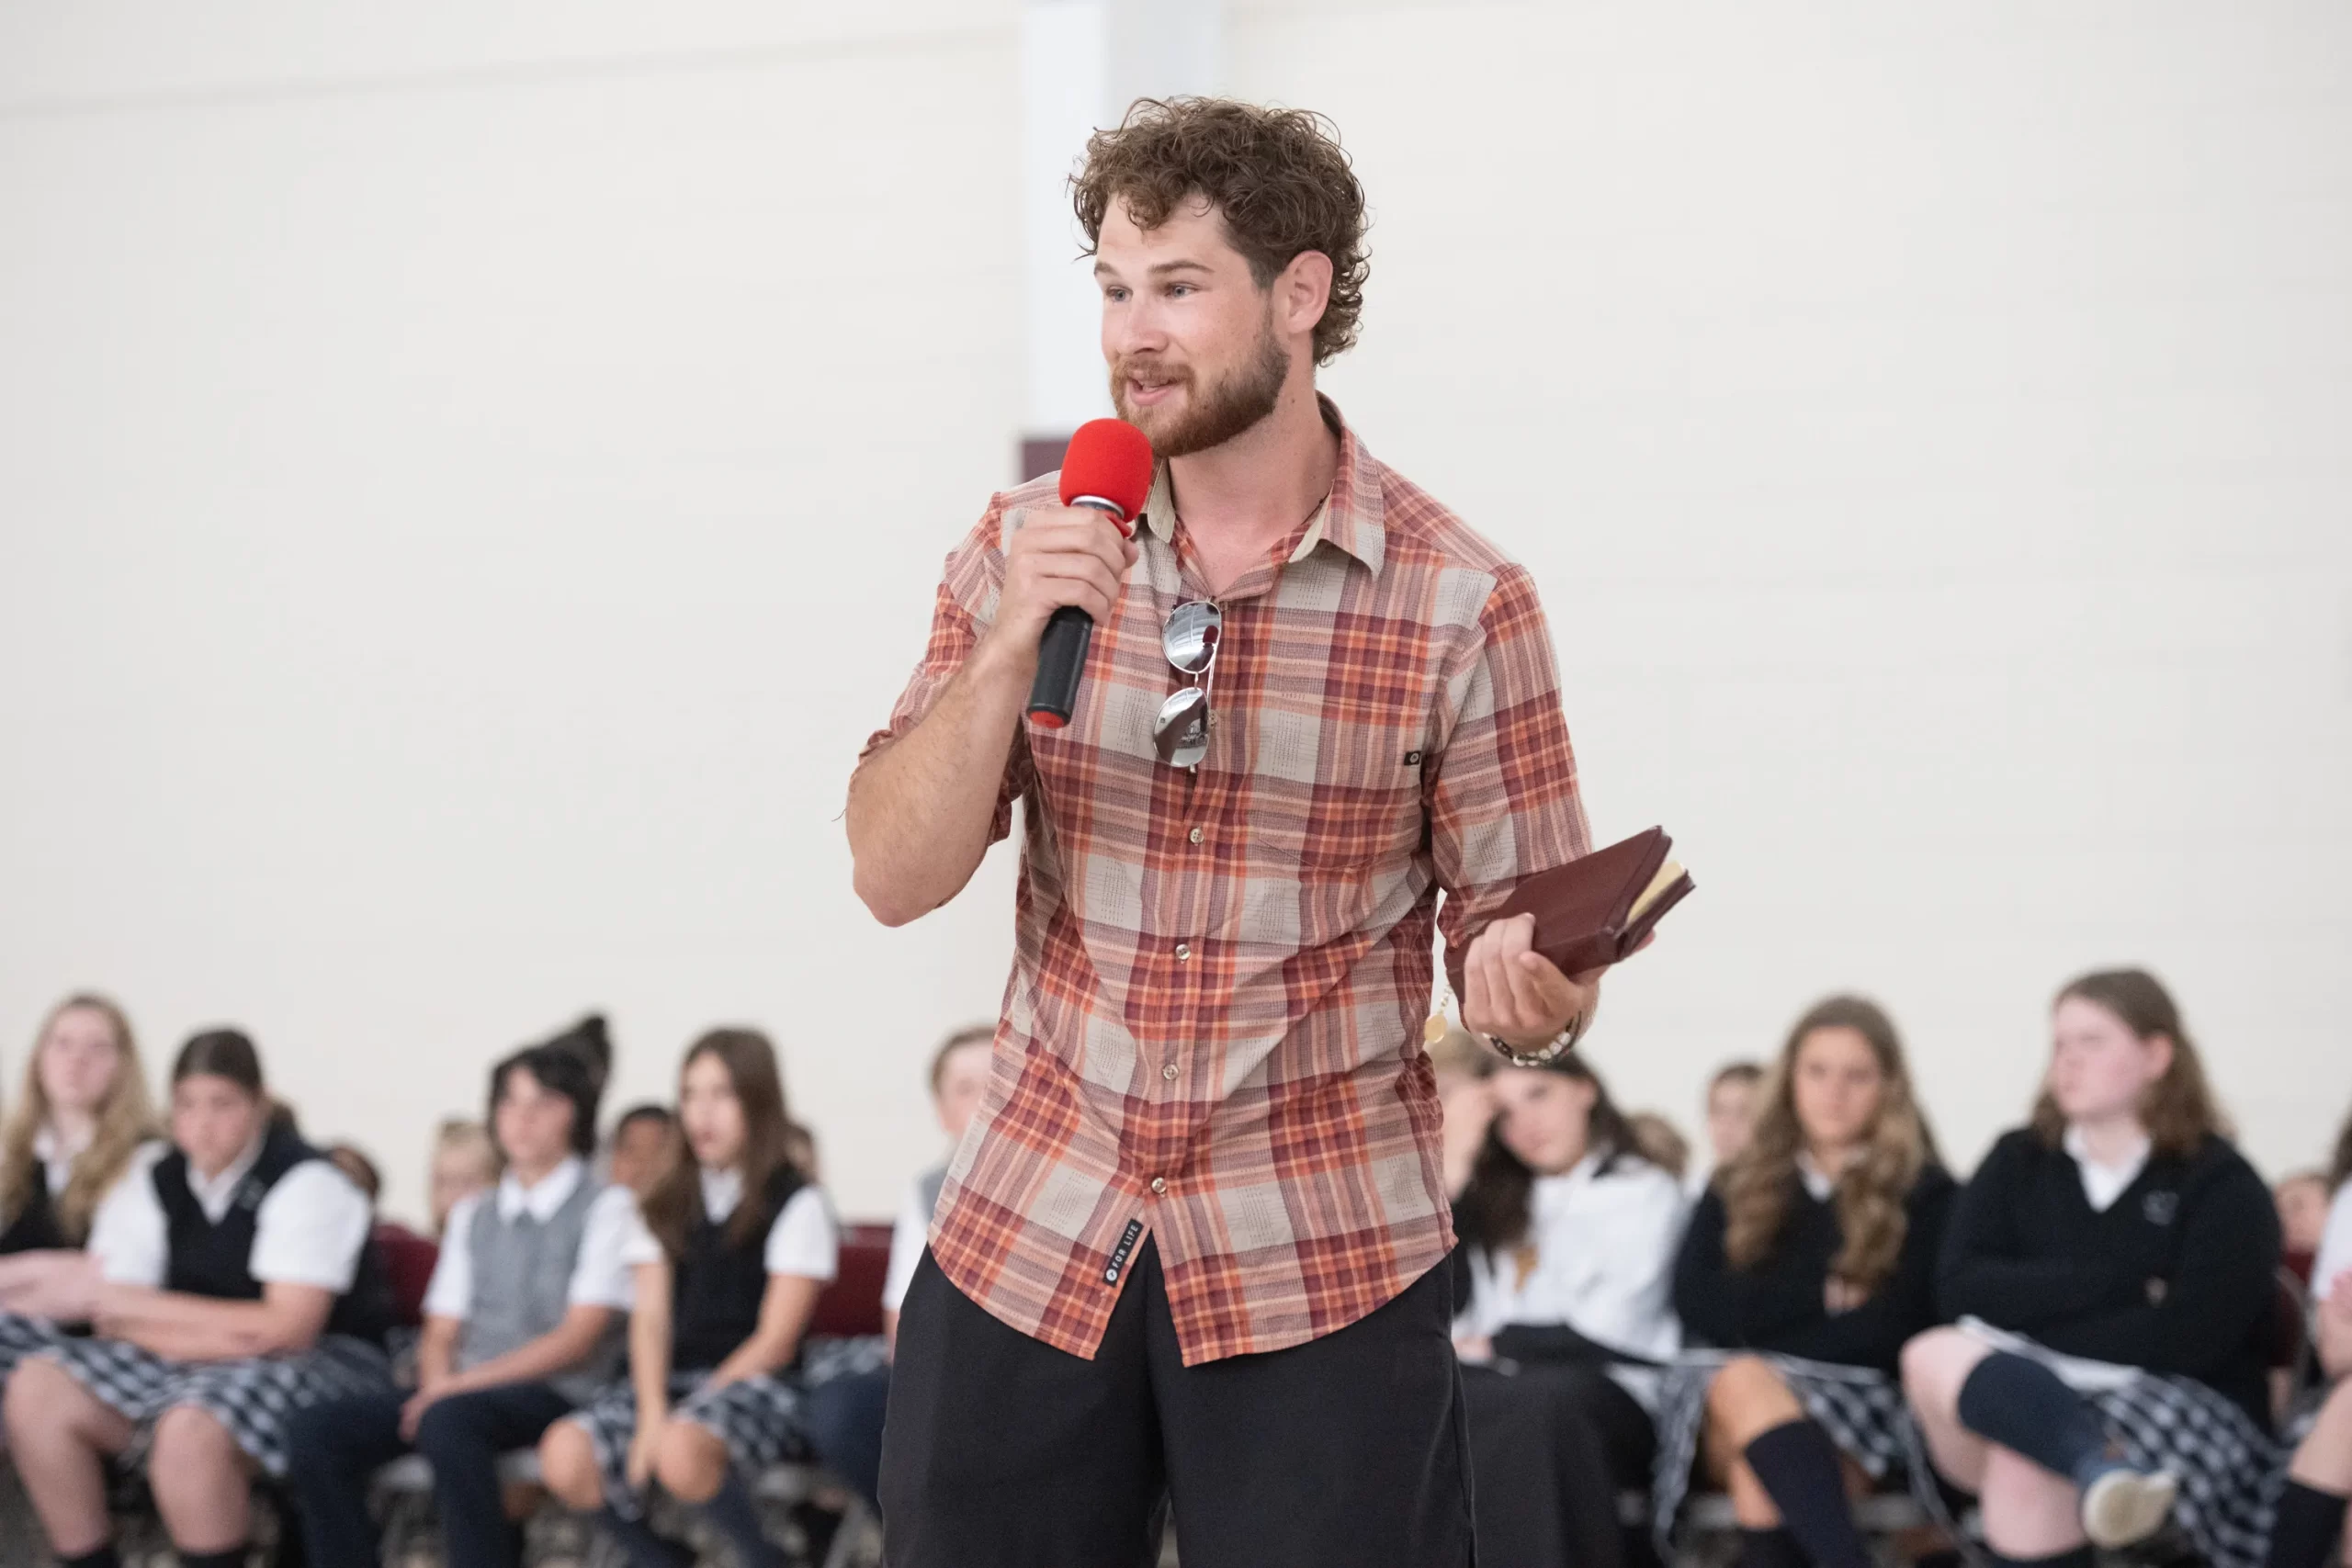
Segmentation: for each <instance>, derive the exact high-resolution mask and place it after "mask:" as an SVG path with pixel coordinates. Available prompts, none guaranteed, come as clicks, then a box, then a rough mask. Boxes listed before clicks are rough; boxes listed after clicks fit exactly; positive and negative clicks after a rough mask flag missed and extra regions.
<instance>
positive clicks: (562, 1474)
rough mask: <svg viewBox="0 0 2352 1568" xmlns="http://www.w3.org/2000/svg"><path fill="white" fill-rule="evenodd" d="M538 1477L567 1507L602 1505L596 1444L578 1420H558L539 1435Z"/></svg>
mask: <svg viewBox="0 0 2352 1568" xmlns="http://www.w3.org/2000/svg"><path fill="white" fill-rule="evenodd" d="M539 1481H540V1483H541V1484H542V1485H544V1486H546V1487H547V1489H548V1491H550V1492H552V1493H554V1494H555V1495H556V1497H557V1498H558V1500H560V1502H561V1503H562V1504H563V1505H564V1506H566V1507H568V1508H573V1509H578V1510H580V1511H582V1512H587V1511H589V1510H592V1509H594V1508H597V1507H600V1506H603V1504H604V1501H605V1479H604V1477H603V1476H602V1475H600V1474H598V1473H597V1471H596V1445H595V1444H594V1442H592V1441H591V1440H590V1439H589V1437H588V1433H587V1430H586V1429H585V1428H584V1427H582V1426H581V1425H580V1424H579V1423H578V1422H576V1421H559V1422H557V1423H556V1424H555V1425H554V1426H552V1427H548V1430H547V1435H546V1436H545V1437H543V1438H540V1439H539Z"/></svg>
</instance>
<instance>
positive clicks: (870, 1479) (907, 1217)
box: [803, 1023, 996, 1557]
mask: <svg viewBox="0 0 2352 1568" xmlns="http://www.w3.org/2000/svg"><path fill="white" fill-rule="evenodd" d="M995 1040H996V1026H995V1025H994V1024H992V1023H981V1024H974V1025H972V1026H970V1027H969V1028H966V1029H959V1030H957V1031H956V1032H955V1033H953V1034H951V1035H949V1036H948V1037H947V1038H946V1039H945V1040H944V1041H942V1042H941V1043H940V1045H939V1048H938V1049H937V1050H936V1051H934V1052H933V1053H932V1057H931V1106H932V1110H933V1113H935V1114H936V1115H937V1116H938V1118H939V1128H940V1131H941V1132H943V1133H944V1134H947V1147H948V1152H949V1153H950V1154H951V1155H952V1154H953V1153H954V1152H955V1149H956V1145H958V1144H960V1143H962V1142H963V1141H964V1130H965V1129H966V1128H967V1127H969V1126H970V1125H971V1124H972V1115H973V1113H974V1112H975V1111H978V1110H979V1108H980V1096H981V1094H982V1093H983V1092H985V1091H986V1089H988V1081H989V1048H990V1046H991V1045H992V1044H993V1043H995ZM946 1184H947V1161H945V1160H942V1161H940V1162H939V1163H938V1164H937V1165H934V1166H932V1167H931V1168H928V1169H926V1170H924V1171H923V1172H922V1175H920V1176H918V1177H916V1178H915V1179H914V1181H913V1183H912V1184H911V1185H910V1186H909V1187H908V1189H907V1196H906V1201H904V1202H903V1203H901V1204H900V1205H899V1216H898V1221H897V1223H896V1224H893V1225H892V1226H891V1228H890V1262H889V1267H888V1270H887V1271H886V1272H885V1274H884V1275H883V1280H882V1334H883V1341H884V1344H885V1346H886V1347H890V1346H895V1345H896V1344H897V1342H898V1337H899V1308H900V1307H901V1306H903V1305H904V1304H905V1303H906V1299H907V1287H908V1285H910V1283H912V1282H913V1280H914V1277H915V1265H916V1264H918V1263H920V1262H922V1249H923V1248H924V1247H926V1246H928V1245H929V1244H930V1239H931V1212H932V1210H933V1208H934V1207H936V1206H937V1205H938V1202H939V1190H940V1189H941V1188H942V1187H944V1186H945V1185H946ZM889 1403H890V1369H889V1367H888V1365H887V1364H886V1365H883V1366H880V1367H872V1366H869V1367H866V1368H865V1369H862V1370H856V1371H848V1372H845V1373H844V1374H842V1376H839V1377H836V1378H833V1379H831V1381H829V1382H826V1383H825V1384H824V1385H823V1386H822V1387H820V1388H819V1389H817V1390H816V1391H814V1392H813V1393H811V1394H810V1395H809V1403H808V1407H807V1412H806V1419H807V1423H808V1428H809V1447H810V1448H811V1449H812V1450H815V1452H816V1456H817V1458H818V1459H819V1460H820V1461H822V1462H823V1463H824V1465H825V1466H826V1467H827V1468H828V1469H830V1470H831V1471H832V1472H833V1473H834V1474H836V1475H838V1476H840V1477H841V1478H842V1480H843V1481H845V1482H847V1483H849V1484H850V1485H851V1486H852V1487H854V1488H855V1490H856V1491H857V1494H858V1495H860V1496H862V1497H864V1498H865V1501H866V1503H867V1505H868V1506H872V1507H876V1508H879V1507H880V1506H882V1504H881V1497H880V1495H879V1488H880V1486H881V1482H882V1416H883V1413H884V1412H885V1410H887V1409H888V1405H889ZM838 1522H839V1521H838V1520H822V1521H818V1520H813V1519H810V1518H807V1517H804V1520H803V1523H804V1526H806V1527H807V1528H809V1530H810V1532H811V1534H812V1537H814V1538H817V1539H820V1540H821V1539H824V1538H827V1537H828V1535H829V1531H830V1528H831V1526H832V1525H835V1524H837V1523H838ZM809 1555H810V1556H812V1557H819V1556H821V1553H820V1552H819V1551H814V1550H812V1551H810V1553H809Z"/></svg>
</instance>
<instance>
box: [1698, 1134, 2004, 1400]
mask: <svg viewBox="0 0 2352 1568" xmlns="http://www.w3.org/2000/svg"><path fill="white" fill-rule="evenodd" d="M1791 1185H1792V1187H1793V1188H1794V1189H1795V1190H1794V1191H1792V1193H1791V1194H1790V1195H1789V1208H1788V1217H1787V1219H1786V1221H1785V1222H1784V1223H1783V1224H1782V1225H1781V1235H1780V1239H1779V1241H1778V1242H1776V1243H1775V1244H1774V1246H1773V1247H1772V1250H1771V1252H1770V1254H1769V1255H1768V1256H1767V1257H1766V1258H1764V1259H1763V1260H1762V1261H1761V1262H1760V1263H1758V1265H1757V1266H1756V1267H1754V1268H1751V1269H1734V1268H1733V1267H1732V1266H1731V1264H1730V1262H1729V1260H1728V1259H1726V1258H1724V1231H1725V1227H1726V1225H1727V1224H1728V1220H1729V1216H1728V1215H1727V1214H1726V1213H1725V1212H1724V1200H1723V1194H1722V1193H1720V1192H1718V1191H1715V1190H1713V1189H1710V1190H1708V1192H1707V1195H1706V1196H1705V1197H1704V1198H1702V1199H1701V1200H1700V1201H1699V1207H1698V1209H1697V1210H1696V1211H1695V1212H1693V1213H1692V1214H1691V1228H1690V1229H1689V1230H1688V1231H1686V1232H1685V1233H1684V1234H1683V1237H1682V1251H1681V1254H1680V1256H1679V1257H1678V1258H1676V1259H1675V1264H1674V1310H1675V1312H1676V1313H1677V1314H1679V1316H1680V1317H1681V1319H1682V1328H1683V1332H1684V1333H1685V1334H1686V1335H1687V1336H1689V1337H1690V1338H1691V1341H1692V1342H1694V1343H1698V1344H1705V1345H1713V1346H1716V1347H1718V1348H1723V1349H1726V1350H1770V1351H1777V1352H1778V1353H1780V1354H1781V1355H1786V1356H1803V1357H1804V1358H1806V1359H1809V1360H1815V1361H1829V1362H1834V1363H1836V1364H1838V1365H1840V1366H1849V1367H1875V1368H1877V1369H1879V1370H1880V1371H1885V1372H1890V1373H1891V1372H1893V1371H1894V1370H1895V1364H1896V1360H1897V1358H1899V1357H1900V1356H1901V1354H1902V1352H1903V1344H1904V1341H1905V1340H1906V1339H1909V1338H1910V1337H1912V1336H1913V1335H1915V1334H1917V1333H1918V1332H1919V1331H1920V1330H1921V1329H1923V1328H1927V1327H1928V1326H1930V1325H1933V1324H1934V1323H1935V1322H1936V1321H1937V1319H1936V1308H1935V1269H1936V1258H1937V1255H1938V1251H1939V1248H1940V1247H1941V1245H1942V1241H1943V1232H1944V1222H1945V1218H1946V1216H1947V1215H1948V1214H1949V1213H1951V1202H1952V1195H1953V1193H1954V1192H1955V1191H1956V1190H1958V1189H1957V1188H1956V1186H1955V1185H1954V1183H1953V1181H1952V1179H1951V1177H1950V1176H1949V1175H1947V1174H1946V1173H1945V1171H1944V1168H1943V1167H1941V1166H1939V1165H1930V1166H1928V1167H1927V1168H1924V1169H1922V1170H1921V1171H1920V1172H1919V1179H1917V1181H1915V1182H1913V1183H1912V1184H1911V1191H1910V1193H1909V1195H1908V1196H1906V1197H1905V1199H1904V1201H1903V1208H1904V1212H1905V1213H1906V1214H1908V1215H1909V1216H1910V1224H1909V1225H1908V1227H1907V1228H1906V1229H1905V1231H1904V1233H1903V1249H1902V1251H1901V1252H1900V1253H1898V1254H1897V1255H1896V1257H1895V1260H1894V1272H1893V1273H1892V1274H1889V1275H1888V1276H1887V1277H1886V1279H1885V1280H1883V1281H1881V1283H1880V1285H1879V1288H1878V1289H1877V1290H1876V1291H1875V1292H1872V1293H1871V1298H1870V1300H1868V1301H1866V1302H1864V1303H1862V1304H1861V1305H1860V1306H1858V1307H1856V1308H1854V1309H1853V1310H1852V1311H1850V1312H1841V1313H1834V1314H1833V1313H1832V1312H1830V1310H1829V1305H1828V1302H1827V1300H1826V1295H1827V1291H1828V1285H1829V1271H1830V1266H1831V1265H1832V1264H1833V1263H1835V1262H1836V1261H1837V1259H1838V1252H1839V1251H1840V1250H1842V1249H1843V1248H1844V1247H1845V1245H1846V1236H1845V1232H1844V1231H1843V1229H1841V1228H1840V1227H1839V1225H1838V1204H1837V1201H1836V1199H1835V1198H1834V1197H1833V1198H1830V1199H1827V1200H1823V1199H1819V1198H1815V1196H1814V1195H1813V1194H1812V1193H1811V1192H1809V1191H1807V1190H1805V1186H1804V1181H1803V1180H1801V1179H1797V1178H1794V1177H1792V1178H1791Z"/></svg>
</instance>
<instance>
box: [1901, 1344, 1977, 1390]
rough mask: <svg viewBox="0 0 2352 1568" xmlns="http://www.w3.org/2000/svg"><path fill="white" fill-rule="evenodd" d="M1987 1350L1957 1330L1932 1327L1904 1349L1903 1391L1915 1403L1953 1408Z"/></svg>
mask: <svg viewBox="0 0 2352 1568" xmlns="http://www.w3.org/2000/svg"><path fill="white" fill-rule="evenodd" d="M1984 1356H1985V1348H1984V1347H1983V1346H1982V1345H1981V1344H1979V1343H1978V1342H1977V1341H1976V1340H1974V1339H1972V1338H1971V1337H1968V1336H1967V1335H1965V1334H1962V1332H1961V1331H1960V1330H1958V1329H1956V1328H1930V1329H1928V1331H1927V1332H1926V1333H1924V1334H1917V1335H1914V1336H1912V1337H1911V1340H1910V1342H1909V1343H1908V1344H1906V1345H1905V1346H1904V1347H1903V1392H1904V1393H1905V1394H1906V1395H1907V1396H1908V1397H1909V1398H1910V1401H1911V1403H1912V1404H1915V1405H1920V1406H1928V1407H1933V1408H1936V1409H1945V1408H1949V1407H1950V1406H1951V1404H1953V1403H1954V1402H1955V1401H1957V1400H1958V1399H1959V1397H1960V1385H1961V1383H1962V1382H1963V1381H1965V1379H1966V1378H1967V1376H1968V1372H1969V1371H1970V1369H1971V1368H1973V1367H1974V1366H1975V1364H1976V1363H1977V1362H1978V1361H1980V1360H1982V1359H1984Z"/></svg>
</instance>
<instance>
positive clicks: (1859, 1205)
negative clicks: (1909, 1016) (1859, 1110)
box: [1715, 996, 1937, 1292]
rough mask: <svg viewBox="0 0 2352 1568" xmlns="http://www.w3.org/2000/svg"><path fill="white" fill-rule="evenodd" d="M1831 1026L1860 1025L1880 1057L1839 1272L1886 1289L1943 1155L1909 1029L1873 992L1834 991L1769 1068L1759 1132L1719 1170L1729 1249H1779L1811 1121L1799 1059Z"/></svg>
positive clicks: (1865, 1286)
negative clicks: (1804, 1114) (1801, 1118)
mask: <svg viewBox="0 0 2352 1568" xmlns="http://www.w3.org/2000/svg"><path fill="white" fill-rule="evenodd" d="M1825 1029H1850V1030H1852V1031H1853V1032H1855V1033H1857V1034H1860V1036H1861V1037H1862V1038H1863V1039H1864V1040H1865V1041H1868V1042H1869V1043H1870V1047H1871V1055H1873V1056H1875V1057H1876V1058H1877V1059H1878V1070H1879V1080H1880V1089H1879V1102H1878V1114H1877V1116H1876V1117H1874V1118H1873V1119H1872V1121H1871V1129H1870V1134H1869V1135H1868V1137H1867V1138H1866V1139H1865V1140H1864V1142H1863V1145H1862V1152H1861V1156H1860V1158H1859V1159H1857V1160H1856V1161H1855V1162H1854V1163H1853V1164H1852V1165H1850V1166H1849V1167H1848V1168H1846V1169H1845V1170H1844V1171H1842V1172H1839V1173H1838V1189H1837V1195H1836V1201H1837V1205H1838V1231H1839V1233H1840V1234H1841V1235H1843V1237H1844V1238H1845V1244H1844V1246H1843V1247H1842V1248H1841V1249H1840V1250H1839V1252H1838V1260H1837V1262H1836V1263H1835V1264H1833V1265H1832V1269H1833V1270H1834V1272H1835V1273H1836V1274H1837V1276H1838V1278H1839V1279H1841V1280H1846V1281H1848V1282H1849V1283H1850V1284H1854V1285H1858V1286H1860V1288H1861V1289H1862V1290H1863V1291H1865V1292H1869V1291H1873V1290H1876V1289H1877V1288H1878V1286H1879V1284H1880V1283H1881V1282H1882V1281H1883V1280H1885V1279H1886V1277H1887V1276H1888V1275H1890V1274H1892V1273H1893V1272H1894V1265H1895V1263H1896V1262H1897V1260H1898V1259H1899V1258H1901V1257H1902V1253H1903V1240H1904V1237H1905V1235H1907V1234H1908V1233H1909V1231H1910V1227H1911V1219H1910V1215H1909V1213H1907V1212H1906V1211H1905V1208H1904V1203H1905V1200H1907V1199H1908V1198H1909V1197H1910V1195H1911V1188H1912V1186H1913V1184H1914V1183H1916V1182H1917V1180H1918V1179H1919V1173H1920V1172H1921V1171H1922V1170H1924V1169H1926V1168H1928V1166H1930V1165H1933V1164H1935V1163H1937V1159H1936V1139H1935V1134H1933V1133H1932V1132H1930V1131H1929V1130H1928V1119H1927V1117H1926V1116H1925V1115H1923V1114H1922V1113H1921V1111H1920V1110H1919V1097H1918V1095H1917V1092H1916V1091H1915V1090H1914V1089H1913V1088H1912V1084H1911V1068H1910V1066H1909V1064H1908V1063H1907V1062H1906V1061H1905V1058H1904V1054H1903V1038H1902V1036H1901V1035H1899V1034H1897V1033H1896V1032H1895V1029H1894V1020H1893V1019H1891V1018H1889V1017H1887V1016H1886V1010H1885V1009H1883V1008H1882V1007H1880V1006H1879V1005H1878V1004H1877V1003H1876V1002H1873V1001H1871V1000H1870V999H1869V998H1866V997H1851V996H1841V997H1829V998H1825V999H1824V1000H1822V1001H1819V1002H1816V1003H1815V1004H1814V1005H1813V1007H1811V1008H1810V1009H1808V1010H1806V1012H1805V1015H1804V1017H1803V1018H1800V1019H1798V1020H1797V1021H1796V1024H1795V1026H1794V1027H1793V1028H1792V1029H1791V1030H1790V1031H1789V1037H1788V1039H1787V1040H1786V1041H1785V1042H1783V1043H1782V1044H1781V1055H1780V1059H1779V1060H1778V1061H1776V1062H1775V1063H1774V1064H1773V1066H1772V1069H1771V1071H1770V1074H1769V1075H1768V1076H1767V1077H1766V1078H1765V1083H1766V1086H1767V1087H1766V1088H1765V1090H1764V1106H1763V1109H1762V1111H1759V1112H1758V1115H1757V1118H1756V1134H1755V1136H1754V1137H1753V1138H1752V1139H1751V1140H1750V1141H1749V1143H1748V1145H1747V1148H1746V1149H1744V1150H1742V1151H1741V1153H1740V1156H1739V1157H1738V1158H1737V1159H1736V1160H1734V1161H1733V1162H1732V1163H1731V1166H1730V1168H1728V1169H1726V1170H1724V1172H1722V1173H1721V1174H1720V1175H1718V1176H1717V1177H1716V1178H1715V1185H1716V1190H1719V1191H1720V1192H1721V1193H1722V1194H1723V1199H1724V1217H1725V1222H1726V1224H1725V1232H1724V1256H1725V1257H1726V1258H1729V1259H1730V1262H1731V1266H1732V1267H1733V1268H1735V1269H1753V1268H1755V1267H1756V1266H1757V1265H1758V1264H1760V1263H1762V1262H1763V1261H1764V1260H1765V1259H1766V1258H1769V1257H1770V1256H1771V1253H1772V1249H1773V1247H1776V1246H1778V1245H1779V1243H1780V1239H1781V1231H1782V1230H1783V1229H1784V1228H1785V1227H1786V1226H1787V1224H1788V1219H1789V1208H1790V1205H1791V1203H1792V1201H1793V1200H1794V1198H1795V1196H1796V1188H1797V1181H1798V1176H1797V1155H1798V1154H1799V1152H1800V1151H1801V1150H1803V1148H1804V1126H1803V1124H1802V1123H1800V1122H1798V1120H1797V1102H1796V1076H1797V1058H1798V1057H1799V1056H1801V1055H1804V1043H1805V1042H1806V1041H1807V1040H1808V1039H1810V1038H1811V1037H1812V1036H1813V1035H1814V1034H1815V1032H1818V1031H1821V1030H1825Z"/></svg>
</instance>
